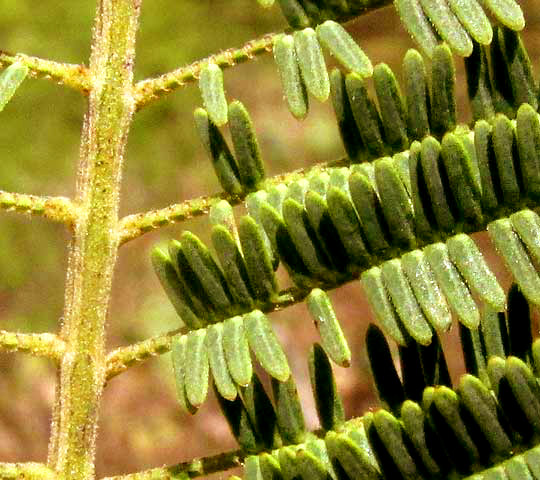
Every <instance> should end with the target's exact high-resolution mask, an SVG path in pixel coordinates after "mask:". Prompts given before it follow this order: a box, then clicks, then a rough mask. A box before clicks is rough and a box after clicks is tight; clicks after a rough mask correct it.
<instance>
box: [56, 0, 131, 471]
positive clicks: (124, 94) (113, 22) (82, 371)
mask: <svg viewBox="0 0 540 480" xmlns="http://www.w3.org/2000/svg"><path fill="white" fill-rule="evenodd" d="M140 2H141V0H99V1H98V8H97V14H96V21H95V26H94V37H93V45H92V56H91V58H90V76H91V79H92V88H91V92H90V96H89V101H88V110H87V113H86V117H85V122H84V127H83V133H82V141H81V154H80V163H79V171H78V177H77V180H78V182H77V203H78V205H79V208H80V213H79V215H78V217H77V219H76V222H75V225H74V234H73V239H72V241H71V245H70V251H69V263H68V273H67V281H66V297H65V306H64V319H65V321H64V325H63V326H62V330H61V338H62V339H63V340H64V341H65V343H66V351H65V353H64V356H63V358H62V362H61V366H60V375H59V377H60V378H59V386H58V388H57V400H56V406H55V411H54V413H53V432H52V435H51V441H50V444H49V466H50V467H51V468H53V469H54V470H55V471H56V472H57V475H58V478H59V479H62V480H64V479H66V480H67V479H69V480H90V479H92V478H94V456H95V444H96V431H97V421H98V409H99V404H100V399H101V395H102V391H103V386H104V383H105V367H106V356H105V348H104V347H105V345H104V343H105V334H104V333H105V332H104V330H105V321H106V317H107V310H108V304H109V297H110V291H111V283H112V276H113V270H114V266H115V263H116V258H117V250H118V238H117V237H118V235H117V233H116V232H117V224H118V205H119V190H120V179H121V172H122V163H123V155H124V149H125V144H126V140H127V133H128V130H129V126H130V123H131V120H132V115H133V111H134V102H133V98H132V96H131V92H132V84H133V59H134V50H135V35H136V31H137V23H138V17H139V11H140Z"/></svg>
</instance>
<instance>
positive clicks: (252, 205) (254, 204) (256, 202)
mask: <svg viewBox="0 0 540 480" xmlns="http://www.w3.org/2000/svg"><path fill="white" fill-rule="evenodd" d="M267 198H268V195H267V193H266V192H265V191H264V190H259V191H258V192H254V193H250V194H249V195H248V196H247V197H246V201H245V204H246V208H247V211H248V213H249V216H250V217H252V218H253V219H254V220H255V221H256V222H257V224H258V225H259V226H260V227H262V230H261V234H262V236H263V241H264V248H265V250H266V251H267V252H269V253H270V254H271V257H272V267H273V269H274V270H276V269H277V267H278V264H279V257H278V255H277V246H276V245H274V244H272V242H271V241H270V238H269V236H268V235H267V233H266V231H265V230H264V225H263V222H262V218H261V205H262V204H263V203H265V202H266V200H267Z"/></svg>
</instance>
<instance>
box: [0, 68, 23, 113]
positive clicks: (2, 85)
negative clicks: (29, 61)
mask: <svg viewBox="0 0 540 480" xmlns="http://www.w3.org/2000/svg"><path fill="white" fill-rule="evenodd" d="M26 75H28V67H27V66H25V65H22V64H20V63H18V62H15V63H13V64H11V65H10V66H9V67H7V68H6V69H5V70H4V71H3V72H2V73H1V74H0V112H1V111H2V110H4V107H5V106H6V105H7V103H8V102H9V101H10V100H11V98H12V97H13V95H15V92H16V91H17V89H18V88H19V87H20V85H21V83H22V82H23V81H24V79H25V78H26Z"/></svg>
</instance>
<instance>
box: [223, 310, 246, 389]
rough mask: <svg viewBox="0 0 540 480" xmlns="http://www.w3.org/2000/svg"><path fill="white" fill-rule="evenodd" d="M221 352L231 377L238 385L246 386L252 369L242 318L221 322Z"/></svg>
mask: <svg viewBox="0 0 540 480" xmlns="http://www.w3.org/2000/svg"><path fill="white" fill-rule="evenodd" d="M223 350H224V351H225V359H226V360H227V367H228V369H229V373H230V374H231V377H232V378H233V380H234V381H235V382H236V383H237V384H238V385H248V384H249V382H250V381H251V376H252V374H253V369H252V365H251V357H250V355H249V345H248V340H247V336H246V332H245V329H244V322H243V320H242V317H232V318H228V319H227V320H225V321H224V322H223Z"/></svg>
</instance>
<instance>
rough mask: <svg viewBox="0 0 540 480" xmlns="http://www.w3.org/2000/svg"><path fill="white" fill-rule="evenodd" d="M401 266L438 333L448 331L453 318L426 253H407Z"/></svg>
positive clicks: (415, 251) (418, 251)
mask: <svg viewBox="0 0 540 480" xmlns="http://www.w3.org/2000/svg"><path fill="white" fill-rule="evenodd" d="M467 238H468V237H467ZM401 266H402V268H403V271H404V272H405V275H406V276H407V278H408V279H409V283H410V284H411V287H412V289H413V292H414V295H415V297H416V300H417V301H418V303H419V304H420V307H421V308H422V311H423V312H424V314H425V316H426V317H427V319H428V320H429V322H430V323H431V325H433V327H435V329H436V330H438V331H446V330H448V329H449V328H450V325H451V324H452V316H451V314H450V310H449V309H448V304H447V303H446V299H445V297H444V294H443V292H442V289H441V287H440V286H439V285H438V284H437V281H436V279H435V275H434V273H433V271H432V270H431V267H430V266H429V263H428V260H427V258H426V256H425V254H424V252H422V251H421V250H413V251H412V252H409V253H406V254H405V255H403V257H401ZM503 295H504V292H503Z"/></svg>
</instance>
